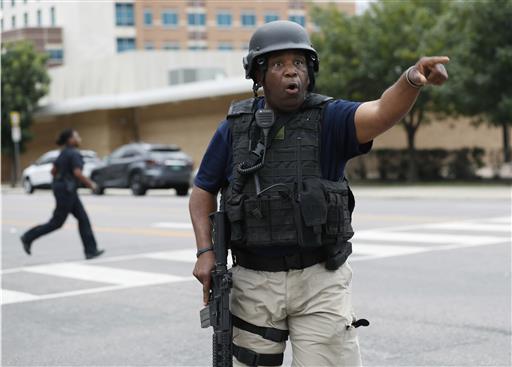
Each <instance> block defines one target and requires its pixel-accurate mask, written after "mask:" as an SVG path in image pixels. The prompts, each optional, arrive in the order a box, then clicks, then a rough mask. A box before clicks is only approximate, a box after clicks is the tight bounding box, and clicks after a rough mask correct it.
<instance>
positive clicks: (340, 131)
mask: <svg viewBox="0 0 512 367" xmlns="http://www.w3.org/2000/svg"><path fill="white" fill-rule="evenodd" d="M360 105H361V103H360V102H351V101H345V100H342V99H337V100H334V101H332V102H330V103H328V104H327V106H325V111H324V118H323V121H322V148H321V153H320V154H321V161H322V174H323V176H324V177H325V178H329V179H334V180H336V179H338V178H339V177H341V176H342V175H343V169H344V167H345V164H346V162H347V161H348V160H349V159H351V158H354V157H356V156H358V155H361V154H365V153H368V152H369V151H370V149H371V147H372V143H373V142H372V141H370V142H368V143H365V144H359V142H358V141H357V136H356V126H355V122H354V116H355V113H356V110H357V108H358V107H359V106H360Z"/></svg>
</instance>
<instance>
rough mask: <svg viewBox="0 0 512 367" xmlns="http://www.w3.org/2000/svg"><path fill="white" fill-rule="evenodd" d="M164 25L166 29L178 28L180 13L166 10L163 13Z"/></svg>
mask: <svg viewBox="0 0 512 367" xmlns="http://www.w3.org/2000/svg"><path fill="white" fill-rule="evenodd" d="M162 25H163V26H164V27H177V26H178V13H177V12H176V11H174V10H164V11H163V12H162Z"/></svg>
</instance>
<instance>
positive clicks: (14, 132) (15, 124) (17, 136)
mask: <svg viewBox="0 0 512 367" xmlns="http://www.w3.org/2000/svg"><path fill="white" fill-rule="evenodd" d="M10 117H11V139H12V142H13V144H14V179H13V181H12V184H11V185H12V187H14V186H16V184H17V183H18V182H19V178H20V173H19V171H20V141H21V128H20V113H19V112H18V111H12V112H11V113H10Z"/></svg>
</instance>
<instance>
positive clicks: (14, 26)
mask: <svg viewBox="0 0 512 367" xmlns="http://www.w3.org/2000/svg"><path fill="white" fill-rule="evenodd" d="M11 28H12V29H16V16H14V15H13V16H12V17H11Z"/></svg>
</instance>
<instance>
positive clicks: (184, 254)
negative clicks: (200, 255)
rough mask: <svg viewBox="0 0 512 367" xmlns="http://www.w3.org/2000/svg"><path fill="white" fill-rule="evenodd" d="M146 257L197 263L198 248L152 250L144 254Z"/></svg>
mask: <svg viewBox="0 0 512 367" xmlns="http://www.w3.org/2000/svg"><path fill="white" fill-rule="evenodd" d="M144 257H146V258H148V259H156V260H171V261H179V262H186V263H195V262H196V250H194V249H193V248H192V249H184V250H174V251H162V252H152V253H149V254H146V255H144Z"/></svg>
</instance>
